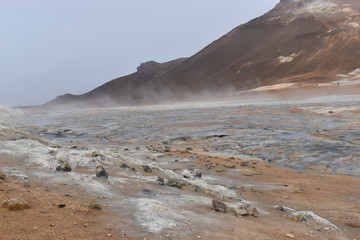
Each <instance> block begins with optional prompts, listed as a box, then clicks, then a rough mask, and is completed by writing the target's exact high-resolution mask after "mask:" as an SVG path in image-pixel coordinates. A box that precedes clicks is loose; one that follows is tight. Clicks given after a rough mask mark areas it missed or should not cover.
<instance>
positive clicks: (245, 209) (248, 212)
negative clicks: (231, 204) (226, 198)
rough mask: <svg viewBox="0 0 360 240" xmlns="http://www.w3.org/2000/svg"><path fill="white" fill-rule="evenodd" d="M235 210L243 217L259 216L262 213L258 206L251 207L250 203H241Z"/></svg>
mask: <svg viewBox="0 0 360 240" xmlns="http://www.w3.org/2000/svg"><path fill="white" fill-rule="evenodd" d="M234 211H235V213H236V215H237V216H238V217H243V216H253V217H259V216H260V213H259V211H258V210H257V209H256V208H254V207H250V206H248V205H241V206H239V207H238V208H235V209H234Z"/></svg>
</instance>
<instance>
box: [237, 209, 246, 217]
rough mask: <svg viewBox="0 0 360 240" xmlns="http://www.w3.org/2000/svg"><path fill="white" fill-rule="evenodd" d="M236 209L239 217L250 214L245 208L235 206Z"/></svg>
mask: <svg viewBox="0 0 360 240" xmlns="http://www.w3.org/2000/svg"><path fill="white" fill-rule="evenodd" d="M234 211H235V214H236V216H238V217H244V216H249V214H248V212H247V211H246V209H244V208H235V209H234Z"/></svg>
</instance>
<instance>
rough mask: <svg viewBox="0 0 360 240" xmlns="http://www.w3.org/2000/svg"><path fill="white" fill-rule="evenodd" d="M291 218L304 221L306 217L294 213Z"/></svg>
mask: <svg viewBox="0 0 360 240" xmlns="http://www.w3.org/2000/svg"><path fill="white" fill-rule="evenodd" d="M293 219H294V220H295V221H298V222H306V217H305V216H303V215H296V216H294V217H293Z"/></svg>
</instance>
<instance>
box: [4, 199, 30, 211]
mask: <svg viewBox="0 0 360 240" xmlns="http://www.w3.org/2000/svg"><path fill="white" fill-rule="evenodd" d="M1 206H2V207H3V208H7V209H9V210H11V211H18V210H25V209H29V208H30V205H29V203H28V202H27V201H25V200H24V199H23V198H21V197H16V198H11V199H9V200H6V201H4V202H2V204H1Z"/></svg>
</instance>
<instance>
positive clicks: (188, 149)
mask: <svg viewBox="0 0 360 240" xmlns="http://www.w3.org/2000/svg"><path fill="white" fill-rule="evenodd" d="M192 150H194V149H193V148H192V147H187V148H186V151H192Z"/></svg>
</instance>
